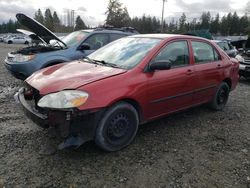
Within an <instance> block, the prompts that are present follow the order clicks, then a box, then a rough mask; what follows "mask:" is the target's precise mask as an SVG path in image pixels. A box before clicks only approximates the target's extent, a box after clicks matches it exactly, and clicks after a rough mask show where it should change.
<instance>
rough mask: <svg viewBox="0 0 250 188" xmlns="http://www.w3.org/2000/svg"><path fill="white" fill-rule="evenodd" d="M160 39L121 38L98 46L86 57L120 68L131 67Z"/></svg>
mask: <svg viewBox="0 0 250 188" xmlns="http://www.w3.org/2000/svg"><path fill="white" fill-rule="evenodd" d="M160 41H161V39H155V38H133V37H128V38H122V39H119V40H116V41H114V42H112V43H110V44H108V45H106V46H104V47H102V48H100V49H99V50H97V51H95V52H94V53H92V54H90V55H89V56H88V57H89V58H90V59H93V60H97V61H104V62H106V63H107V64H113V65H116V66H117V67H120V68H124V69H131V68H133V67H135V66H136V65H137V64H138V63H139V62H140V61H141V60H142V59H143V58H144V56H145V55H146V54H147V53H148V52H149V51H150V50H151V49H152V48H153V47H155V46H156V45H157V44H159V42H160Z"/></svg>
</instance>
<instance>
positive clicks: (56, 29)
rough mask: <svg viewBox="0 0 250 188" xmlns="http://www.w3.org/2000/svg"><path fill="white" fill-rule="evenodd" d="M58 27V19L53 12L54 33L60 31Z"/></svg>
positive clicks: (59, 24)
mask: <svg viewBox="0 0 250 188" xmlns="http://www.w3.org/2000/svg"><path fill="white" fill-rule="evenodd" d="M60 26H61V22H60V19H59V17H58V16H57V13H56V11H54V13H53V27H54V31H56V32H59V31H60Z"/></svg>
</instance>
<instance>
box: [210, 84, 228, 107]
mask: <svg viewBox="0 0 250 188" xmlns="http://www.w3.org/2000/svg"><path fill="white" fill-rule="evenodd" d="M229 92H230V88H229V86H228V84H227V83H225V82H222V83H221V84H220V85H219V87H218V89H217V91H216V93H215V96H214V98H213V100H212V101H211V107H212V109H213V110H223V108H224V107H225V105H226V103H227V100H228V96H229Z"/></svg>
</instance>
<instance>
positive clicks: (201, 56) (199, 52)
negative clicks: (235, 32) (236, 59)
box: [191, 41, 220, 63]
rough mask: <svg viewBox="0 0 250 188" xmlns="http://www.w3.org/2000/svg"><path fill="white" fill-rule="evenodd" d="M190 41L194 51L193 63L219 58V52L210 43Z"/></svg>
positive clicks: (212, 60)
mask: <svg viewBox="0 0 250 188" xmlns="http://www.w3.org/2000/svg"><path fill="white" fill-rule="evenodd" d="M191 43H192V48H193V52H194V59H195V63H208V62H214V61H218V60H219V59H220V56H219V54H218V53H217V52H216V50H215V49H214V48H213V47H212V46H211V45H209V44H207V43H205V42H194V41H192V42H191Z"/></svg>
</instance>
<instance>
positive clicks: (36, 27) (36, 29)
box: [16, 13, 67, 47]
mask: <svg viewBox="0 0 250 188" xmlns="http://www.w3.org/2000/svg"><path fill="white" fill-rule="evenodd" d="M16 18H17V20H18V22H19V23H20V24H21V25H22V26H25V27H26V28H28V29H29V30H30V31H32V32H33V33H35V34H36V35H37V36H38V37H40V38H41V39H43V41H45V42H46V43H47V44H50V43H49V41H50V40H57V41H59V42H61V43H62V44H64V45H65V47H67V45H66V44H65V43H64V42H63V41H61V40H60V39H59V38H58V37H57V36H56V35H55V34H54V33H53V32H51V31H50V30H49V29H48V28H46V27H45V26H44V25H42V24H40V23H39V22H37V21H36V20H34V19H33V18H30V17H29V16H26V15H25V14H22V13H18V14H16Z"/></svg>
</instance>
